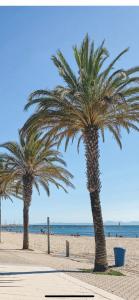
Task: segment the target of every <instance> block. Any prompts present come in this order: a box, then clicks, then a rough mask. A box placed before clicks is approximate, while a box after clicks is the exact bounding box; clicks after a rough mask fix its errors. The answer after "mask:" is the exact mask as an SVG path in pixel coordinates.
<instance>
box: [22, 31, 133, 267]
mask: <svg viewBox="0 0 139 300" xmlns="http://www.w3.org/2000/svg"><path fill="white" fill-rule="evenodd" d="M127 51H128V49H125V50H124V51H122V52H121V53H120V54H119V55H118V56H117V57H116V58H115V59H114V60H113V61H112V62H111V63H109V64H108V66H106V67H105V62H106V60H107V59H108V57H109V53H108V51H107V49H106V48H105V47H104V42H103V43H102V44H101V46H100V47H98V48H97V49H95V48H94V43H93V42H92V43H91V44H90V41H89V38H88V35H87V36H86V37H85V38H84V40H83V42H82V44H81V46H80V48H77V46H75V47H74V48H73V53H74V58H75V62H76V70H77V72H74V71H73V70H72V69H71V67H70V65H69V64H68V62H67V61H66V59H65V57H64V55H63V54H62V52H61V51H58V52H57V55H56V56H52V60H53V62H54V64H55V66H56V67H57V69H58V71H59V74H60V76H61V77H62V78H63V79H64V85H63V86H57V87H56V88H55V89H54V90H52V91H49V90H37V91H35V92H33V93H32V94H31V95H30V97H29V101H28V103H27V105H26V107H25V108H26V109H27V108H28V107H29V106H31V105H32V104H36V105H37V109H36V111H35V113H34V114H33V115H32V116H31V117H30V118H29V120H28V121H27V122H26V123H25V125H24V127H23V129H22V130H23V132H26V131H28V130H30V132H31V131H32V130H34V128H38V129H39V128H43V129H44V128H45V126H46V127H47V128H49V130H50V134H53V135H57V137H58V138H59V144H60V142H61V141H62V140H63V138H66V143H65V148H67V145H68V143H69V140H70V139H72V140H74V138H75V137H76V136H77V137H78V148H79V145H80V142H81V141H83V143H84V146H85V158H86V168H87V188H88V191H89V193H90V200H91V210H92V215H93V223H94V231H95V263H94V271H105V270H106V269H107V268H108V263H107V253H106V241H105V235H104V227H103V218H102V212H101V204H100V189H101V182H100V169H99V156H100V151H99V135H100V133H101V135H102V138H103V141H104V131H105V129H108V130H109V131H110V132H111V133H112V134H113V136H114V138H115V139H116V141H117V143H118V144H119V146H120V147H122V145H121V128H125V129H126V130H127V132H129V131H130V129H135V130H138V127H137V124H136V122H138V121H139V77H138V76H135V75H134V73H136V72H138V71H139V67H134V68H130V69H128V70H123V69H116V70H114V65H115V63H116V62H117V61H118V60H119V59H120V58H121V56H122V55H123V54H125V53H126V52H127Z"/></svg>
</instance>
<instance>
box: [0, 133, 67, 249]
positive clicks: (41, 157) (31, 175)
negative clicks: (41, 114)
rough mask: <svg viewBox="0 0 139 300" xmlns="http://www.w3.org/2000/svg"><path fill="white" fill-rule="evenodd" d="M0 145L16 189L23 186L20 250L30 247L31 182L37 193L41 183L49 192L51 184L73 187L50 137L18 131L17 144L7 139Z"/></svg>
mask: <svg viewBox="0 0 139 300" xmlns="http://www.w3.org/2000/svg"><path fill="white" fill-rule="evenodd" d="M1 146H2V147H4V148H5V149H6V150H8V151H9V153H8V154H3V156H2V158H3V160H4V161H5V164H6V166H7V167H8V168H9V169H10V172H11V173H12V175H13V178H15V179H16V181H17V183H16V187H17V189H18V188H19V186H21V185H22V186H23V203H24V208H23V224H24V236H23V249H29V237H28V225H29V208H30V204H31V200H32V189H33V185H34V186H35V187H36V189H37V191H38V192H39V185H41V186H42V187H43V188H44V189H45V191H46V193H47V194H48V195H49V194H50V189H49V184H51V183H52V184H54V185H55V186H56V187H57V188H63V189H64V191H66V189H65V187H64V186H63V185H62V183H64V184H65V185H67V186H71V187H73V185H72V183H71V182H70V178H72V175H71V173H69V172H68V171H67V170H66V169H65V168H64V166H66V164H65V162H64V160H63V159H62V158H61V156H60V152H59V151H57V150H54V149H53V147H54V146H55V143H54V142H53V139H51V138H48V137H47V136H45V140H44V138H43V137H42V134H41V133H34V134H32V135H26V137H24V138H23V137H22V135H21V134H20V136H19V143H16V142H7V143H5V144H3V145H1ZM61 165H63V166H61Z"/></svg>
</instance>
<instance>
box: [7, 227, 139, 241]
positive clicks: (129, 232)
mask: <svg viewBox="0 0 139 300" xmlns="http://www.w3.org/2000/svg"><path fill="white" fill-rule="evenodd" d="M104 229H105V235H106V236H112V237H115V236H119V237H131V238H132V237H139V225H120V226H119V225H105V226H104ZM2 230H3V231H10V232H23V226H21V225H11V226H10V225H9V226H8V225H7V226H3V227H2ZM29 232H30V233H42V234H43V233H47V225H30V226H29ZM50 233H51V234H62V235H80V236H94V228H93V226H92V225H74V224H70V225H65V224H64V225H56V224H55V225H50Z"/></svg>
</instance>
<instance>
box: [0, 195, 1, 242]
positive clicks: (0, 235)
mask: <svg viewBox="0 0 139 300" xmlns="http://www.w3.org/2000/svg"><path fill="white" fill-rule="evenodd" d="M0 243H1V198H0Z"/></svg>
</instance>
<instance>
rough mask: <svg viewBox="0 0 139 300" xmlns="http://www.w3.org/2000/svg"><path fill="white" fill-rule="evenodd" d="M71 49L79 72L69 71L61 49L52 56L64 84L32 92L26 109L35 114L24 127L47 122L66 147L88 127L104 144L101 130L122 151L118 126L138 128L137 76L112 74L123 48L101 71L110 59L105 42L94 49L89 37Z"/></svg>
mask: <svg viewBox="0 0 139 300" xmlns="http://www.w3.org/2000/svg"><path fill="white" fill-rule="evenodd" d="M73 51H74V57H75V61H76V64H77V68H78V73H77V74H75V73H74V72H73V71H72V69H71V67H70V65H69V64H68V62H67V61H66V59H65V58H64V56H63V54H62V52H61V51H58V52H57V56H53V57H52V60H53V62H54V64H55V65H56V67H57V69H58V71H59V74H60V76H62V78H63V79H64V81H65V86H57V87H56V88H55V89H54V90H53V91H48V90H37V91H35V92H34V93H32V94H31V95H30V98H29V102H28V103H27V105H26V109H27V108H28V107H29V106H30V105H32V104H37V111H36V113H35V114H33V115H32V116H31V118H30V119H29V120H28V121H27V122H26V124H25V125H24V127H23V129H24V130H26V129H28V128H34V127H35V126H39V127H43V126H45V124H47V125H49V126H50V128H51V126H52V127H53V131H52V133H55V132H57V131H63V132H61V138H63V137H64V136H66V137H67V143H68V140H69V138H70V137H71V136H72V138H74V137H75V135H76V134H77V132H79V131H81V132H82V134H83V133H84V130H85V129H86V128H88V127H90V126H96V127H97V128H99V129H100V131H101V133H102V137H103V140H104V129H105V128H108V129H109V130H110V131H111V132H112V133H113V135H114V137H115V138H116V140H117V142H118V143H119V145H120V147H121V141H120V127H124V128H125V129H126V130H127V131H128V132H129V130H130V128H133V129H135V130H138V128H137V126H136V122H138V120H139V115H138V109H139V77H138V76H135V75H134V74H135V73H136V72H138V71H139V67H134V68H131V69H128V70H123V69H118V70H116V71H115V70H113V68H114V65H115V63H116V62H117V61H118V60H119V59H120V57H121V56H122V55H123V54H125V53H126V52H127V51H128V49H125V50H124V51H122V52H121V53H120V54H119V55H118V56H117V57H116V58H115V59H114V60H113V61H112V62H111V63H110V64H109V65H108V66H107V67H106V68H104V62H105V61H106V60H107V59H108V57H109V54H108V51H107V49H106V48H105V47H104V42H103V43H102V44H101V46H100V47H99V48H97V49H96V50H95V48H94V43H92V44H91V45H90V44H89V38H88V36H86V37H85V39H84V41H83V43H82V45H81V47H80V48H79V49H78V48H77V47H74V48H73ZM81 139H82V135H81V137H80V140H81Z"/></svg>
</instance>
